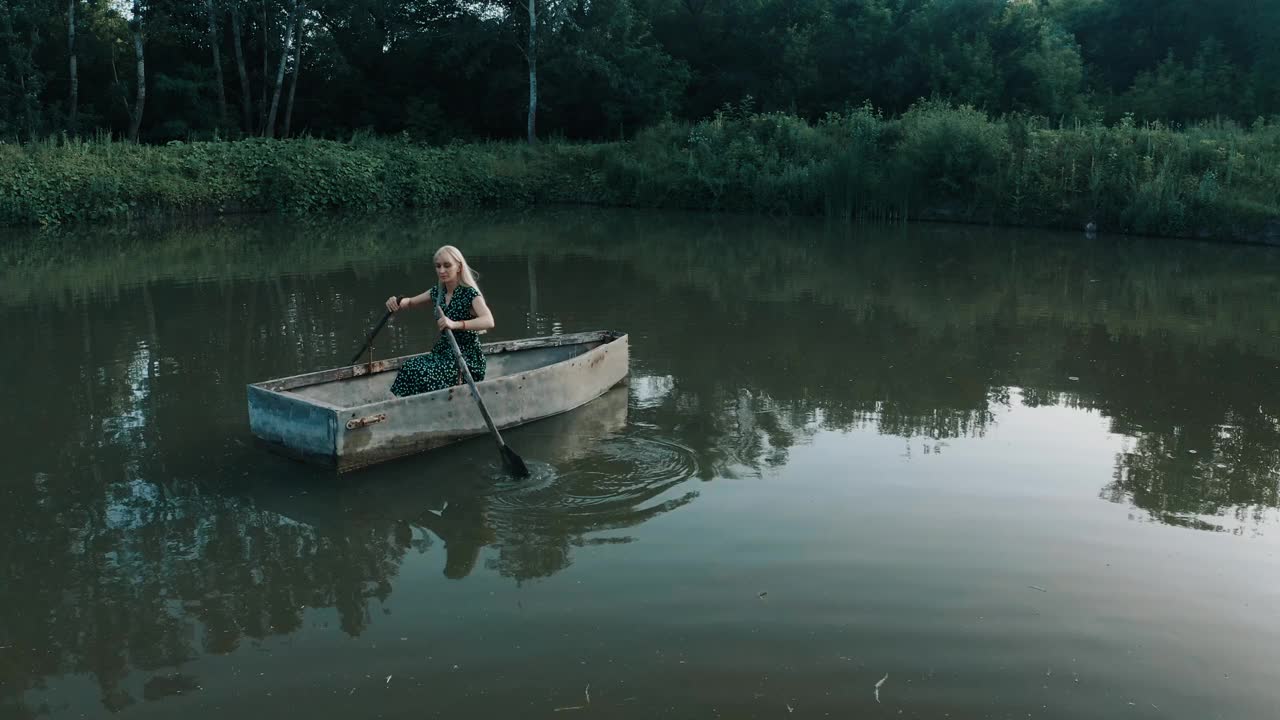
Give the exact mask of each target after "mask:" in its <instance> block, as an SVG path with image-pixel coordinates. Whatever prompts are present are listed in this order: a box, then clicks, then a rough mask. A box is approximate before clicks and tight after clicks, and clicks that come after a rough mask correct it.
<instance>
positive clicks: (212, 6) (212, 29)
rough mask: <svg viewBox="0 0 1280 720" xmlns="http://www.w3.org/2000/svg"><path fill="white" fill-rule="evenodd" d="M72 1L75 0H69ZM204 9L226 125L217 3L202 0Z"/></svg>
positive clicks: (222, 120)
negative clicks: (207, 19) (207, 16)
mask: <svg viewBox="0 0 1280 720" xmlns="http://www.w3.org/2000/svg"><path fill="white" fill-rule="evenodd" d="M71 1H72V2H74V1H75V0H71ZM204 5H205V10H206V11H207V12H208V15H209V47H210V48H211V49H212V50H213V74H214V82H215V83H216V84H217V86H218V121H219V123H220V124H221V125H222V126H223V127H226V125H227V88H226V83H225V82H224V81H223V79H222V48H221V45H222V43H221V39H220V37H219V34H218V12H217V10H216V6H217V3H216V2H215V0H204Z"/></svg>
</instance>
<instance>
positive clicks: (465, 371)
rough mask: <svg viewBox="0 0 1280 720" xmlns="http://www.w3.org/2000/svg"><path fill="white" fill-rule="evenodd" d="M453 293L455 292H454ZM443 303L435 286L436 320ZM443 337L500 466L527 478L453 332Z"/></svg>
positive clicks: (525, 468) (442, 297) (518, 457)
mask: <svg viewBox="0 0 1280 720" xmlns="http://www.w3.org/2000/svg"><path fill="white" fill-rule="evenodd" d="M454 292H457V291H456V290H455V291H454ZM443 302H444V288H443V287H441V286H440V285H437V286H436V302H434V303H432V305H433V306H434V307H435V315H436V320H439V319H440V318H441V317H443V315H444V313H443V312H442V311H441V310H440V305H441V304H442V303H443ZM444 335H445V337H447V338H449V347H450V348H452V349H453V359H454V360H456V361H457V363H458V369H459V370H460V371H462V377H463V378H465V379H466V381H467V384H468V385H470V386H471V394H472V396H474V397H475V399H476V404H477V405H479V406H480V414H481V415H483V416H484V424H485V425H488V426H489V432H491V433H493V439H494V440H495V441H496V442H497V443H498V454H499V455H501V456H502V464H503V465H506V466H507V469H508V470H510V471H511V473H512V474H513V475H515V476H516V477H522V478H525V477H529V468H527V467H525V464H524V460H521V459H520V456H519V455H517V454H516V451H515V450H512V449H511V447H510V446H508V445H507V444H506V443H505V442H503V440H502V434H501V433H499V432H498V428H497V426H496V425H494V424H493V418H492V417H490V416H489V409H488V408H486V407H485V406H484V399H483V398H481V397H480V390H479V388H477V387H476V381H475V380H473V379H472V378H471V368H469V367H467V362H466V360H463V359H462V350H461V349H460V348H459V347H458V341H457V339H456V338H454V337H453V331H452V330H450V329H449V328H445V329H444Z"/></svg>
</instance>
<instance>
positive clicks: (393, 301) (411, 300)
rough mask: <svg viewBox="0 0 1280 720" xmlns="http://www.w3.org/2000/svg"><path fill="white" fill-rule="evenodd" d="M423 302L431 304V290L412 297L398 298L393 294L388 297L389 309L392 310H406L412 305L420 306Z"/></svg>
mask: <svg viewBox="0 0 1280 720" xmlns="http://www.w3.org/2000/svg"><path fill="white" fill-rule="evenodd" d="M423 304H427V305H429V304H431V291H430V290H428V291H426V292H424V293H422V294H420V295H414V296H412V297H402V298H398V299H397V298H396V296H395V295H392V296H391V297H389V298H387V309H388V310H390V311H391V312H396V311H398V310H404V309H406V308H408V307H409V306H411V305H412V306H413V307H418V306H419V305H423Z"/></svg>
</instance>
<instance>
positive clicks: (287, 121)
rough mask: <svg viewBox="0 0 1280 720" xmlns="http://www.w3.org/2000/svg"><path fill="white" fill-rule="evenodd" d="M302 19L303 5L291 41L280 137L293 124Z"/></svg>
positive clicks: (299, 69)
mask: <svg viewBox="0 0 1280 720" xmlns="http://www.w3.org/2000/svg"><path fill="white" fill-rule="evenodd" d="M302 20H303V6H299V10H298V29H297V31H296V33H297V34H296V35H295V36H294V41H293V77H291V78H289V102H288V103H286V104H285V109H284V133H283V134H282V135H281V137H289V129H290V128H291V127H292V126H293V97H294V95H296V94H297V92H298V73H300V72H302V40H303V35H302Z"/></svg>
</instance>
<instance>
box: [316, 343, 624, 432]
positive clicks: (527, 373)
mask: <svg viewBox="0 0 1280 720" xmlns="http://www.w3.org/2000/svg"><path fill="white" fill-rule="evenodd" d="M577 335H578V336H587V337H588V339H587V340H586V341H585V342H566V343H556V344H548V345H526V346H523V347H517V348H513V349H512V350H511V351H519V350H534V349H538V348H543V347H564V346H566V345H586V344H588V343H591V342H596V341H600V344H599V345H597V346H596V347H594V348H591V349H590V350H588V351H586V352H584V353H582V354H581V355H574V356H572V357H567V358H565V359H563V360H557V361H556V362H553V363H550V364H547V365H540V366H538V367H535V368H530V369H528V370H523V371H521V372H518V373H513V374H510V375H499V376H497V377H492V378H486V379H484V380H481V381H479V382H477V383H476V388H477V389H483V388H485V387H491V386H492V385H495V384H497V383H499V382H503V381H506V380H512V381H520V382H528V381H530V380H534V381H536V380H537V379H538V377H540V376H541V375H544V374H551V373H556V372H561V371H563V370H564V369H565V367H566V366H565V364H566V363H572V362H576V361H578V360H581V359H583V358H585V357H587V356H589V355H591V354H593V353H595V352H597V351H598V350H600V349H601V348H605V347H608V346H609V345H610V344H612V343H614V342H616V341H618V340H621V339H624V338H627V334H626V333H613V332H611V331H603V330H602V331H596V332H591V333H578V334H577ZM550 337H573V336H564V335H555V336H550ZM537 339H540V338H530V340H537ZM515 342H524V341H515ZM500 344H502V343H493V345H500ZM499 352H507V350H500V351H499ZM486 354H494V353H486ZM615 384H616V383H615ZM465 387H466V384H465V383H463V384H460V385H450V386H449V387H444V388H440V389H439V390H432V391H431V392H426V393H418V394H415V395H405V396H403V397H394V396H393V397H388V398H383V399H381V400H374V401H373V402H370V403H365V404H363V405H351V406H348V407H339V408H336V409H337V411H338V412H339V413H351V414H352V417H355V416H358V415H360V414H361V413H362V412H363V413H369V412H374V411H380V410H386V409H389V408H394V407H400V406H403V405H408V404H411V403H414V402H420V401H421V400H422V399H424V398H428V397H432V396H434V395H435V394H436V393H454V392H460V390H459V388H465ZM609 387H613V385H610V386H609ZM606 389H607V388H606ZM491 402H492V401H491ZM588 402H590V401H588ZM572 409H573V408H567V409H565V410H558V411H556V412H554V413H551V414H550V415H543V416H539V417H535V418H530V419H528V420H525V421H524V422H522V423H517V425H522V424H524V423H527V422H532V421H534V420H539V419H541V418H543V417H550V416H551V415H557V414H559V413H561V412H568V410H572ZM507 427H514V425H512V426H507Z"/></svg>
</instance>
